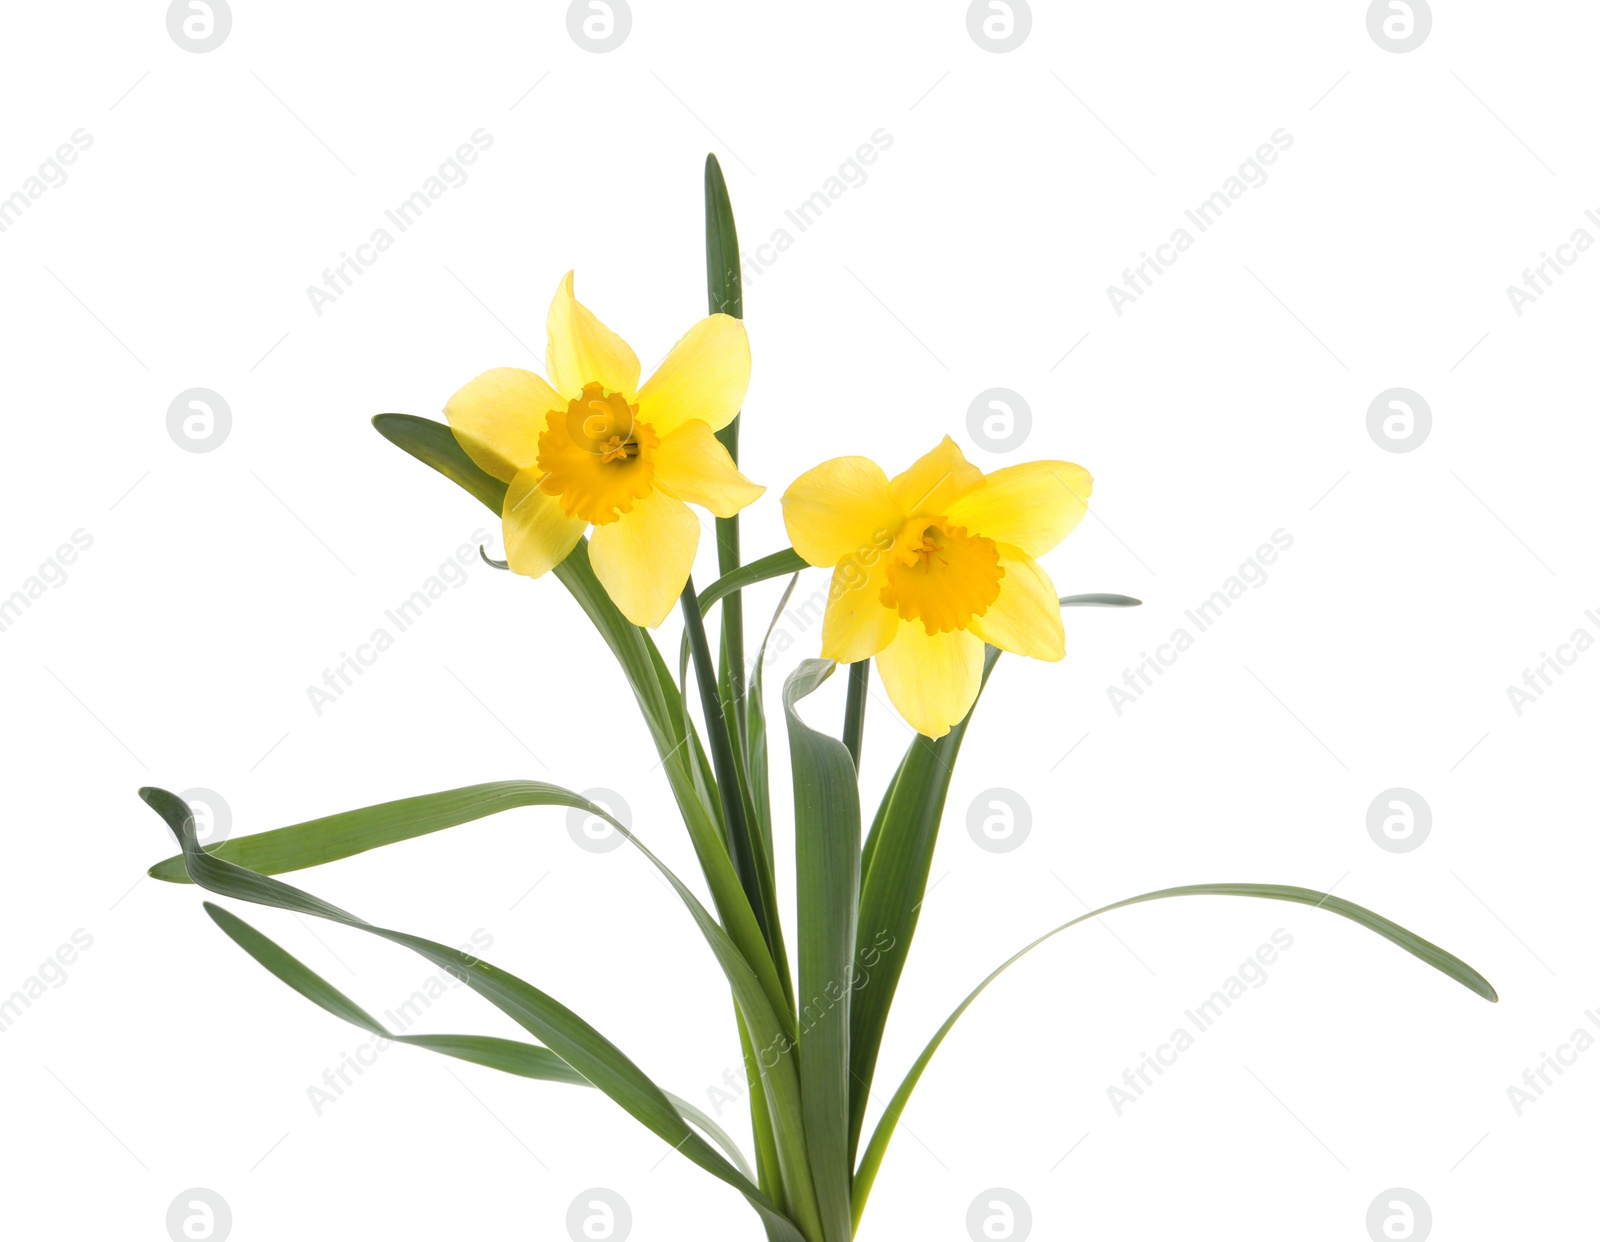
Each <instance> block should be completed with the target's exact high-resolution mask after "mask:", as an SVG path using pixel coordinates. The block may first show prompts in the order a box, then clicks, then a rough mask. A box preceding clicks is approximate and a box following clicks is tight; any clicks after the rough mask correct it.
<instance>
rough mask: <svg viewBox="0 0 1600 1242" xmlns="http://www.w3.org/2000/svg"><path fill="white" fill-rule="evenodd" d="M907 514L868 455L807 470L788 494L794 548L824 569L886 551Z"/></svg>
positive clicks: (786, 507)
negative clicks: (896, 505)
mask: <svg viewBox="0 0 1600 1242" xmlns="http://www.w3.org/2000/svg"><path fill="white" fill-rule="evenodd" d="M904 521H905V515H904V514H903V513H901V511H900V510H899V509H897V508H896V507H895V504H894V502H893V501H892V500H891V499H890V498H889V479H888V476H887V475H885V474H884V473H883V470H882V469H881V468H880V467H879V466H878V464H877V462H874V461H871V460H869V459H868V458H865V457H835V458H834V459H833V460H832V461H825V462H823V463H822V464H821V465H820V466H814V467H812V468H811V469H810V470H807V471H806V472H805V473H804V474H802V475H801V476H800V477H799V478H798V479H796V480H795V481H794V482H793V483H791V484H789V490H788V491H786V492H784V494H783V525H784V527H785V529H787V530H788V532H789V542H790V543H792V544H793V545H794V550H795V551H796V552H798V553H799V554H800V555H801V556H802V557H803V558H804V559H805V560H807V561H808V562H810V563H811V564H813V565H821V566H823V567H824V568H826V567H827V566H830V565H838V564H841V563H843V562H845V561H847V560H852V559H854V560H860V559H862V558H863V557H865V556H869V555H873V554H877V555H879V556H881V554H882V553H883V552H885V551H887V550H888V548H889V546H890V545H891V544H892V543H893V542H894V537H895V534H896V533H897V532H898V531H899V529H900V526H901V524H902V523H903V522H904Z"/></svg>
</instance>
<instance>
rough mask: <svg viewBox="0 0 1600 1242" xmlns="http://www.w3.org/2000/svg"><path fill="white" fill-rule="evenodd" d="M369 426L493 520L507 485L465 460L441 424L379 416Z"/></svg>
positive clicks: (413, 417) (407, 416)
mask: <svg viewBox="0 0 1600 1242" xmlns="http://www.w3.org/2000/svg"><path fill="white" fill-rule="evenodd" d="M372 425H373V426H374V427H376V428H377V429H378V434H379V435H381V436H382V437H383V438H384V439H385V440H387V441H389V443H390V444H393V445H396V446H397V447H399V448H402V449H404V450H405V451H406V452H408V453H410V454H411V456H413V457H415V458H416V459H417V460H418V461H420V462H422V463H424V464H425V465H429V466H432V467H433V468H434V469H435V470H437V471H438V472H439V473H440V474H442V475H444V477H445V478H447V479H449V480H450V481H451V482H452V483H454V484H455V485H456V486H457V487H460V488H462V489H463V490H464V491H466V492H467V493H468V494H469V495H472V496H476V497H477V498H478V499H479V500H480V501H482V502H483V503H484V504H485V505H487V506H488V507H489V508H490V509H493V510H494V513H495V516H496V517H498V516H499V515H500V511H501V510H502V509H504V508H505V503H506V491H507V489H508V487H509V484H506V483H502V482H501V481H500V480H499V479H497V478H495V477H494V476H493V475H492V474H489V473H488V472H487V471H485V470H483V469H482V468H481V467H479V465H478V463H477V462H475V461H473V460H472V458H470V457H468V456H467V454H466V450H465V449H463V448H462V447H461V445H459V444H457V443H456V437H455V434H454V433H453V432H452V431H451V430H450V428H449V427H447V426H445V424H443V423H436V422H434V421H433V420H432V419H431V418H418V417H417V416H416V415H415V414H379V415H376V416H375V417H374V418H373V420H372Z"/></svg>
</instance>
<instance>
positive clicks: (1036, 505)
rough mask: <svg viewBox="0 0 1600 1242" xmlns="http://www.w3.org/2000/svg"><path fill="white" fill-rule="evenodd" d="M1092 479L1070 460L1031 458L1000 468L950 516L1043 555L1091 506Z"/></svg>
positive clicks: (978, 532)
mask: <svg viewBox="0 0 1600 1242" xmlns="http://www.w3.org/2000/svg"><path fill="white" fill-rule="evenodd" d="M1093 488H1094V480H1093V479H1092V478H1090V477H1089V472H1088V471H1087V470H1085V469H1084V468H1083V467H1082V466H1076V465H1073V463H1072V462H1070V461H1030V462H1026V463H1024V464H1023V465H1020V466H1007V467H1006V468H1005V469H1004V470H996V471H995V472H994V473H993V474H991V475H988V476H987V477H985V479H984V480H983V486H982V487H980V488H978V489H977V490H976V491H972V492H969V493H967V495H965V496H963V497H962V498H961V499H960V500H958V501H956V503H955V504H954V505H952V506H951V507H950V508H949V510H947V512H946V516H948V517H949V519H950V520H951V521H952V522H954V523H955V524H956V525H957V526H965V527H966V528H967V530H968V531H969V532H970V533H972V534H974V535H982V536H984V537H985V538H987V539H993V540H994V541H995V542H996V543H1010V544H1015V545H1016V546H1017V547H1019V548H1021V549H1022V550H1023V551H1024V552H1026V553H1027V554H1028V555H1029V556H1043V555H1044V554H1045V553H1046V552H1048V551H1050V549H1051V548H1053V547H1055V546H1056V544H1058V543H1060V542H1061V541H1062V540H1063V539H1065V538H1066V537H1067V536H1068V535H1070V534H1071V533H1072V529H1073V527H1075V526H1077V524H1078V523H1079V522H1080V521H1082V520H1083V515H1084V514H1085V513H1086V512H1088V509H1089V492H1090V491H1091V490H1092V489H1093Z"/></svg>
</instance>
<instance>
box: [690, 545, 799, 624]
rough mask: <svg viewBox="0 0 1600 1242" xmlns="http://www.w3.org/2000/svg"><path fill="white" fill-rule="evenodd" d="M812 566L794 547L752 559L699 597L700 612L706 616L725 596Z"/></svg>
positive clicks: (727, 574) (724, 576) (709, 587)
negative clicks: (802, 558) (757, 559)
mask: <svg viewBox="0 0 1600 1242" xmlns="http://www.w3.org/2000/svg"><path fill="white" fill-rule="evenodd" d="M810 568H811V566H810V565H809V564H808V563H807V562H806V561H803V560H801V559H800V554H799V553H798V552H796V551H795V550H794V549H793V548H785V549H783V551H781V552H773V553H770V554H768V555H767V556H763V557H762V558H761V559H760V560H759V561H751V562H750V563H749V564H748V565H741V566H740V567H739V568H738V569H735V570H732V571H730V572H728V573H726V574H724V575H723V576H722V577H720V578H718V579H717V580H716V581H715V582H713V583H712V584H711V585H710V586H708V587H707V588H706V589H705V590H703V591H701V592H700V594H699V596H698V597H697V598H698V599H699V601H700V613H701V615H702V616H704V615H705V614H706V613H709V612H710V611H711V605H712V604H714V603H716V602H717V601H718V600H719V599H722V598H723V597H724V596H728V595H732V594H733V593H734V592H736V591H742V590H744V588H745V587H747V586H755V584H756V583H758V582H765V581H767V579H769V578H781V577H783V575H784V574H797V573H799V572H800V571H801V570H802V569H810Z"/></svg>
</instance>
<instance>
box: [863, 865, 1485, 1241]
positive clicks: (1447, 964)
mask: <svg viewBox="0 0 1600 1242" xmlns="http://www.w3.org/2000/svg"><path fill="white" fill-rule="evenodd" d="M1199 896H1214V897H1261V898H1265V899H1267V900H1269V901H1291V902H1296V903H1298V904H1300V905H1306V906H1311V907H1313V908H1314V909H1318V910H1326V911H1328V912H1329V913H1330V914H1337V915H1340V916H1341V917H1343V918H1347V919H1349V920H1350V921H1351V922H1353V923H1359V924H1360V925H1361V926H1362V927H1365V928H1366V929H1367V930H1368V931H1372V932H1376V933H1377V934H1378V935H1380V936H1382V937H1383V938H1384V939H1385V940H1388V941H1390V942H1391V943H1393V944H1397V945H1399V946H1400V947H1401V948H1402V949H1404V950H1405V951H1406V952H1407V953H1410V954H1411V955H1412V956H1413V957H1416V958H1419V959H1420V960H1421V961H1424V962H1426V963H1427V964H1428V965H1429V966H1432V967H1433V968H1434V969H1435V970H1437V971H1440V972H1441V973H1443V974H1445V975H1448V976H1449V977H1450V978H1452V979H1454V980H1455V981H1456V982H1457V983H1459V984H1461V985H1462V986H1463V987H1465V988H1467V989H1468V990H1470V991H1472V992H1475V993H1477V994H1478V995H1479V996H1481V997H1483V998H1484V999H1485V1000H1488V1001H1498V1000H1499V999H1500V998H1499V996H1498V995H1496V993H1495V990H1494V988H1493V987H1492V986H1490V983H1489V981H1488V980H1487V979H1485V978H1484V977H1483V976H1482V975H1480V974H1479V973H1478V972H1477V971H1476V970H1474V969H1473V968H1472V967H1471V966H1468V965H1467V964H1466V963H1465V962H1463V961H1462V960H1461V959H1460V958H1459V957H1457V956H1456V955H1455V954H1453V953H1450V952H1447V951H1446V950H1444V949H1441V948H1440V947H1439V946H1438V945H1436V944H1434V943H1432V942H1431V941H1428V940H1424V939H1423V938H1422V937H1421V936H1419V935H1417V934H1416V933H1415V932H1412V931H1407V930H1406V929H1405V928H1404V927H1401V926H1400V924H1398V923H1395V922H1393V921H1392V920H1390V919H1386V918H1384V917H1383V915H1381V914H1378V913H1375V912H1374V911H1372V910H1368V909H1367V908H1366V907H1365V906H1358V905H1356V904H1355V902H1353V901H1346V900H1345V899H1344V898H1343V897H1334V896H1332V895H1330V894H1328V893H1319V892H1317V891H1316V890H1314V889H1309V888H1299V887H1296V886H1294V885H1287V884H1185V885H1182V886H1181V887H1178V888H1162V889H1157V890H1156V891H1155V892H1151V893H1140V894H1139V895H1138V896H1137V897H1125V898H1123V899H1122V900H1121V901H1114V902H1112V903H1111V904H1110V905H1109V906H1101V907H1100V908H1099V909H1098V910H1091V911H1090V912H1089V913H1088V914H1080V915H1079V916H1078V917H1077V918H1075V919H1069V920H1068V921H1067V922H1065V923H1063V924H1061V926H1060V927H1055V928H1052V929H1051V930H1049V931H1047V932H1045V934H1044V935H1042V936H1040V937H1039V938H1038V939H1037V940H1035V941H1033V942H1032V943H1030V944H1027V945H1025V946H1023V947H1022V948H1021V949H1019V950H1018V951H1017V952H1016V953H1013V954H1012V955H1011V956H1010V957H1008V958H1007V959H1006V960H1005V961H1003V962H1001V963H1000V965H999V966H997V967H995V969H994V970H993V971H991V972H990V973H989V975H988V976H987V977H986V978H985V979H984V980H983V982H982V983H980V984H978V986H977V987H975V988H973V989H972V991H971V992H969V993H968V994H967V998H966V999H965V1000H964V1001H962V1002H961V1003H960V1004H959V1005H957V1006H956V1009H955V1012H954V1013H952V1014H951V1015H950V1016H949V1017H948V1018H946V1019H945V1022H944V1025H943V1026H941V1027H940V1028H939V1029H938V1030H937V1031H936V1032H934V1036H933V1038H932V1039H931V1040H929V1041H928V1046H927V1047H926V1048H924V1049H923V1050H922V1055H921V1056H919V1057H918V1058H917V1060H916V1063H915V1064H914V1065H912V1067H911V1071H910V1073H908V1074H907V1075H906V1076H905V1079H904V1081H902V1082H901V1084H900V1086H899V1088H898V1089H897V1090H896V1091H895V1093H894V1096H893V1098H892V1099H890V1101H889V1103H888V1106H887V1107H886V1108H885V1109H884V1111H883V1116H882V1117H881V1118H880V1119H879V1121H878V1125H877V1128H876V1129H875V1130H874V1131H873V1133H872V1139H871V1141H870V1142H868V1144H867V1147H866V1150H865V1151H864V1152H863V1153H862V1155H861V1164H860V1166H859V1167H858V1168H857V1170H856V1177H855V1189H854V1199H855V1203H854V1221H855V1224H856V1225H860V1223H861V1213H862V1211H863V1210H864V1209H865V1208H866V1204H867V1196H868V1195H870V1194H871V1193H872V1183H873V1181H874V1180H875V1179H876V1178H877V1176H878V1168H879V1166H880V1165H882V1163H883V1156H884V1152H885V1151H886V1150H887V1149H888V1146H889V1139H890V1138H891V1137H892V1136H893V1134H894V1128H895V1126H896V1125H897V1124H898V1123H899V1121H900V1114H901V1113H903V1112H904V1111H905V1107H906V1102H907V1101H908V1100H909V1099H910V1098H911V1092H912V1091H913V1090H914V1089H915V1088H916V1085H917V1082H918V1080H919V1079H921V1077H922V1071H923V1070H925V1069H927V1068H928V1062H929V1061H931V1060H933V1054H934V1053H935V1052H937V1051H938V1050H939V1045H940V1044H942V1043H943V1042H944V1037H945V1036H946V1035H948V1034H949V1033H950V1028H951V1027H953V1026H955V1024H956V1021H957V1020H958V1019H959V1018H960V1017H961V1015H962V1014H964V1013H966V1011H967V1008H968V1007H969V1006H970V1005H971V1004H972V1002H973V1001H975V1000H977V999H978V997H979V996H980V995H981V994H982V993H983V990H984V989H985V988H987V987H988V986H989V985H990V984H991V983H993V982H994V981H995V980H996V979H998V978H999V977H1000V976H1001V975H1002V974H1003V973H1004V972H1005V971H1006V970H1007V969H1008V968H1009V967H1010V966H1011V965H1012V964H1013V963H1015V962H1017V961H1019V960H1020V959H1022V958H1023V957H1025V956H1026V955H1027V954H1029V953H1030V952H1032V951H1033V950H1034V949H1036V948H1038V947H1039V946H1040V945H1041V944H1043V943H1044V942H1045V941H1046V940H1049V939H1050V938H1051V937H1052V936H1058V935H1060V934H1061V933H1062V932H1064V931H1066V930H1067V929H1068V928H1069V927H1076V926H1077V925H1078V924H1079V923H1085V922H1088V920H1090V919H1094V918H1099V917H1100V916H1101V915H1102V914H1106V913H1108V912H1109V911H1112V910H1120V909H1122V908H1123V907H1124V906H1134V905H1138V904H1140V903H1141V902H1146V901H1159V900H1161V899H1162V898H1166V897H1199Z"/></svg>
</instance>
